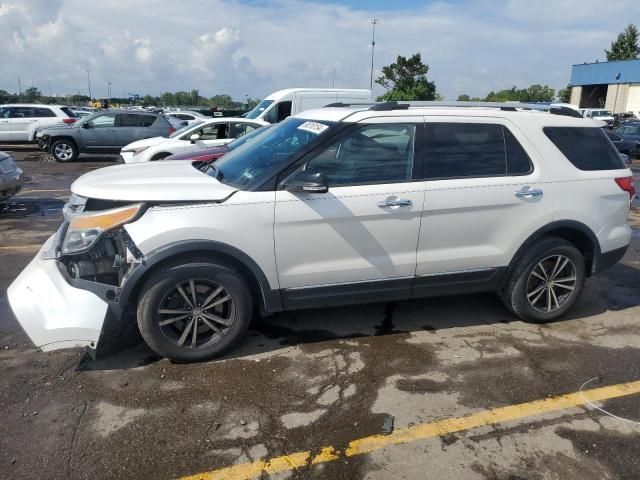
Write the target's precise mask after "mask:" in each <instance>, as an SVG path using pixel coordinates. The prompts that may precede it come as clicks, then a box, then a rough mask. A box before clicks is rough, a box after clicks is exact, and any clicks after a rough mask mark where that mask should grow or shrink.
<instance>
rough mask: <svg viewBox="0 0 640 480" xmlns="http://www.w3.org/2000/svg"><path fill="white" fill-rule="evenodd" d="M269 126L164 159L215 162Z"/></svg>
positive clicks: (204, 163)
mask: <svg viewBox="0 0 640 480" xmlns="http://www.w3.org/2000/svg"><path fill="white" fill-rule="evenodd" d="M269 127H271V125H267V126H264V127H260V128H256V129H255V130H253V131H252V132H251V133H247V134H246V135H243V136H241V137H238V138H236V139H235V140H233V141H232V142H229V143H227V144H226V145H219V146H217V147H209V148H205V149H202V150H197V151H195V152H187V153H176V154H175V155H170V156H168V157H166V158H165V159H164V160H196V161H199V162H202V163H203V165H206V164H209V163H211V162H215V161H216V160H217V159H219V158H220V157H221V156H223V155H224V154H225V153H227V152H230V151H231V150H233V149H235V148H238V147H239V146H240V145H244V144H245V143H246V142H247V141H249V140H251V139H252V138H255V137H257V136H258V135H260V134H261V133H262V132H264V131H266V130H267V129H268V128H269Z"/></svg>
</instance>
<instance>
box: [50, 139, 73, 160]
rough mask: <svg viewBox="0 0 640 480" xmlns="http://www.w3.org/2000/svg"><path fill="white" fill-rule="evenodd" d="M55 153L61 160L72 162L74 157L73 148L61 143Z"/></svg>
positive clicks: (56, 147)
mask: <svg viewBox="0 0 640 480" xmlns="http://www.w3.org/2000/svg"><path fill="white" fill-rule="evenodd" d="M54 153H55V155H56V157H57V158H59V159H60V160H71V157H73V148H71V145H69V144H67V143H59V144H57V145H56V146H55V148H54Z"/></svg>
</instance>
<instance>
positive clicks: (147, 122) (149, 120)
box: [138, 115, 161, 127]
mask: <svg viewBox="0 0 640 480" xmlns="http://www.w3.org/2000/svg"><path fill="white" fill-rule="evenodd" d="M138 116H139V117H140V120H139V121H140V123H139V125H140V126H141V127H150V126H151V125H153V123H154V122H155V121H156V118H161V117H156V116H154V115H138Z"/></svg>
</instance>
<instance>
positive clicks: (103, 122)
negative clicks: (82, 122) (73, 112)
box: [89, 113, 116, 128]
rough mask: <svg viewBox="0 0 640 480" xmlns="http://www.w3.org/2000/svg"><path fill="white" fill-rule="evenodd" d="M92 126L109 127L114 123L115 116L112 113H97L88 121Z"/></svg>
mask: <svg viewBox="0 0 640 480" xmlns="http://www.w3.org/2000/svg"><path fill="white" fill-rule="evenodd" d="M89 124H90V125H91V126H92V127H93V128H109V127H113V126H114V125H115V124H116V116H115V115H114V114H113V113H110V114H107V115H98V116H97V117H94V118H92V119H91V120H90V121H89Z"/></svg>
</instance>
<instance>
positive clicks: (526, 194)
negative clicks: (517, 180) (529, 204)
mask: <svg viewBox="0 0 640 480" xmlns="http://www.w3.org/2000/svg"><path fill="white" fill-rule="evenodd" d="M543 194H544V192H543V191H542V190H540V189H538V188H534V189H533V190H519V191H517V192H516V193H515V195H516V197H518V198H534V197H541V196H542V195H543Z"/></svg>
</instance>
